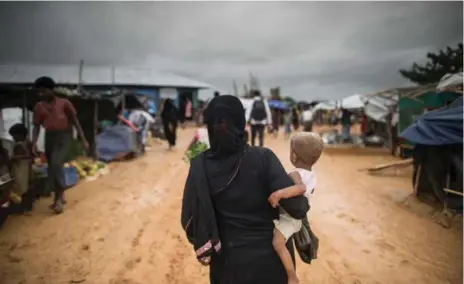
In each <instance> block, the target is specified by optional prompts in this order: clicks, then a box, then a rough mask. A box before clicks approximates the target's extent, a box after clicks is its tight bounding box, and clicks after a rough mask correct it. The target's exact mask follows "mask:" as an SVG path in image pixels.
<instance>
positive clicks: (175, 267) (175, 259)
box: [165, 234, 189, 283]
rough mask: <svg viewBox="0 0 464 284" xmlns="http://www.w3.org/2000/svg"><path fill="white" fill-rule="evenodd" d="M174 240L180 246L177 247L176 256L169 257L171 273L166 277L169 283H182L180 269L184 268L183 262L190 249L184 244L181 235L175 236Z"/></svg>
mask: <svg viewBox="0 0 464 284" xmlns="http://www.w3.org/2000/svg"><path fill="white" fill-rule="evenodd" d="M173 239H175V240H176V242H177V243H178V244H177V245H176V246H175V253H174V255H171V256H170V257H169V258H170V259H169V272H168V273H166V275H165V277H166V281H167V283H180V282H179V280H178V279H182V278H180V276H181V274H179V267H183V266H184V264H183V262H184V261H185V259H186V257H187V252H188V251H189V249H188V247H187V246H186V245H185V243H184V242H182V238H181V237H180V235H178V234H175V235H174V236H173Z"/></svg>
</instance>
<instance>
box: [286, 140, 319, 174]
mask: <svg viewBox="0 0 464 284" xmlns="http://www.w3.org/2000/svg"><path fill="white" fill-rule="evenodd" d="M323 148H324V142H323V141H322V138H321V136H319V134H317V133H314V132H300V133H297V134H295V135H294V136H293V137H292V139H291V141H290V161H291V162H292V164H293V165H294V166H304V167H306V168H309V169H311V168H312V166H313V165H314V164H315V163H316V162H317V160H319V158H320V157H321V154H322V149H323Z"/></svg>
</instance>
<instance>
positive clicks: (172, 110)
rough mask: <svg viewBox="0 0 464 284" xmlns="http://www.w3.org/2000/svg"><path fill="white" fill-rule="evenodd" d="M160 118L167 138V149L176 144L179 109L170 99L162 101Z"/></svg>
mask: <svg viewBox="0 0 464 284" xmlns="http://www.w3.org/2000/svg"><path fill="white" fill-rule="evenodd" d="M161 119H162V120H163V128H164V136H165V137H166V140H168V143H169V149H172V148H173V147H174V146H176V138H177V123H178V119H179V111H178V110H177V108H176V106H175V105H174V103H173V102H172V100H171V99H166V101H165V102H164V106H163V111H162V112H161Z"/></svg>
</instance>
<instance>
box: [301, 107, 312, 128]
mask: <svg viewBox="0 0 464 284" xmlns="http://www.w3.org/2000/svg"><path fill="white" fill-rule="evenodd" d="M301 116H302V121H303V130H304V131H306V132H311V131H313V123H314V122H313V118H314V112H313V110H312V109H311V107H309V106H308V107H306V109H305V110H304V111H303V113H302V114H301Z"/></svg>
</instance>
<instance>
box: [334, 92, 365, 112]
mask: <svg viewBox="0 0 464 284" xmlns="http://www.w3.org/2000/svg"><path fill="white" fill-rule="evenodd" d="M365 101H366V99H365V98H364V96H362V95H359V94H356V95H352V96H349V97H346V98H344V99H342V100H341V102H340V107H341V108H345V109H359V108H363V107H364V103H365Z"/></svg>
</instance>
